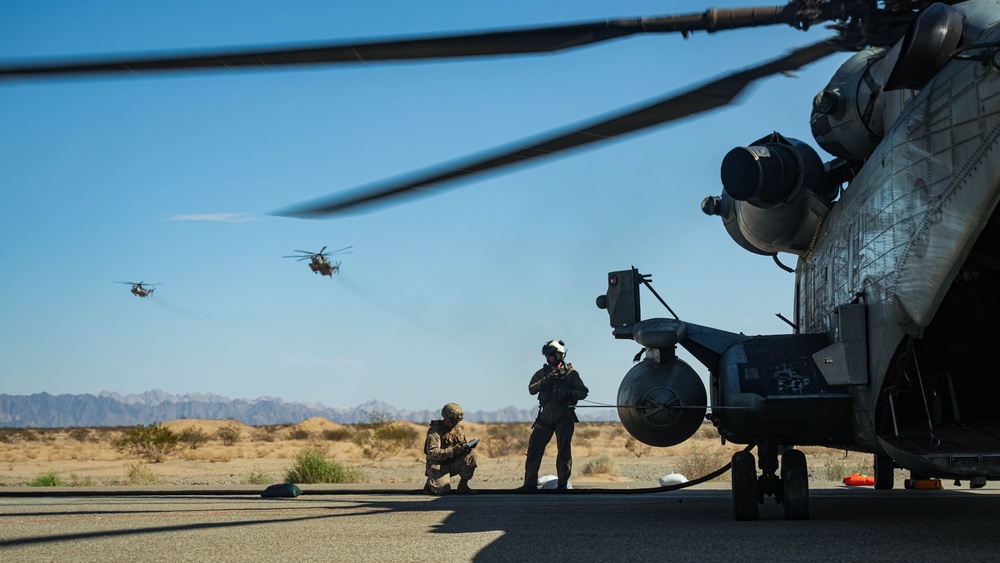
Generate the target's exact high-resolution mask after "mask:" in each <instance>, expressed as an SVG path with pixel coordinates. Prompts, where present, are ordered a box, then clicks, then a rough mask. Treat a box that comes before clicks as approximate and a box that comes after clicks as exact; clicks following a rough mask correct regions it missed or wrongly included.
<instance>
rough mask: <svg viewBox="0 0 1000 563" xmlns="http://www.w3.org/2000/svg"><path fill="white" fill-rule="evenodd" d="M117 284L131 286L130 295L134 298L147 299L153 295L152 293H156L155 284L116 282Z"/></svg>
mask: <svg viewBox="0 0 1000 563" xmlns="http://www.w3.org/2000/svg"><path fill="white" fill-rule="evenodd" d="M117 283H123V284H126V285H131V286H132V290H131V291H132V295H135V296H136V297H149V296H150V295H152V294H153V292H154V291H156V284H155V283H146V282H130V281H123V282H117Z"/></svg>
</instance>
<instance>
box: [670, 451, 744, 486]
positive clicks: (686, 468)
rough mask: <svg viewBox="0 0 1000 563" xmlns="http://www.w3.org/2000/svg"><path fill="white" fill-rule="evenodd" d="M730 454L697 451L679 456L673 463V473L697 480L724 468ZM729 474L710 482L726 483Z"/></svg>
mask: <svg viewBox="0 0 1000 563" xmlns="http://www.w3.org/2000/svg"><path fill="white" fill-rule="evenodd" d="M731 457H732V454H731V453H730V452H728V451H698V452H693V453H689V454H687V455H683V456H679V457H678V458H677V461H676V463H675V466H676V467H675V471H676V472H677V473H680V474H681V475H683V476H685V477H687V478H688V479H689V480H690V479H698V478H699V477H704V476H705V475H708V474H709V473H711V472H713V471H715V470H717V469H719V468H720V467H723V466H725V465H726V464H727V463H729V460H730V458H731ZM728 479H729V472H728V471H727V472H724V473H723V474H722V475H719V476H718V477H716V478H714V479H712V481H727V480H728Z"/></svg>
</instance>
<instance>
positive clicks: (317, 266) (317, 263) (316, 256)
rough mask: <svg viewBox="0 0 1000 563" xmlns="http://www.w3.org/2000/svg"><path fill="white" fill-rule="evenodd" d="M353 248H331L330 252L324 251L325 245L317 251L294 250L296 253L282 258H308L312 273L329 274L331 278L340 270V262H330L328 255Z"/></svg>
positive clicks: (299, 260)
mask: <svg viewBox="0 0 1000 563" xmlns="http://www.w3.org/2000/svg"><path fill="white" fill-rule="evenodd" d="M352 248H354V247H353V246H345V247H344V248H341V249H340V250H331V251H330V252H324V250H326V247H325V246H324V247H323V248H321V249H319V252H310V251H308V250H296V251H295V252H298V254H293V255H291V256H282V258H295V259H296V261H298V262H301V261H303V260H309V269H310V270H312V271H313V273H316V274H320V275H323V276H330V278H331V279H332V278H333V274H336V273H337V272H339V271H340V262H336V263H333V262H330V256H331V255H335V254H350V250H351V249H352Z"/></svg>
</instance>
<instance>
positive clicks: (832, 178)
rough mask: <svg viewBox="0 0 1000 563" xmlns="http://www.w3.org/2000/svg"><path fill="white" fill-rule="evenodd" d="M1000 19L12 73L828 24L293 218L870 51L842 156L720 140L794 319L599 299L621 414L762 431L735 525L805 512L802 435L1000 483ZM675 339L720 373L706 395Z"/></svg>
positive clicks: (746, 460)
mask: <svg viewBox="0 0 1000 563" xmlns="http://www.w3.org/2000/svg"><path fill="white" fill-rule="evenodd" d="M998 22H1000V5H998V3H997V2H996V0H969V1H966V2H956V1H947V2H930V1H926V0H881V1H876V0H792V1H791V2H789V3H787V4H786V5H783V6H774V7H756V8H744V9H731V10H712V9H709V10H707V11H705V12H704V13H697V14H686V15H678V16H659V17H645V18H632V19H612V20H603V21H600V22H593V23H579V24H569V25H557V26H551V27H538V28H531V29H523V30H507V31H497V32H482V33H469V34H459V35H443V36H436V37H426V38H408V39H401V40H398V41H392V40H388V41H377V42H368V43H355V44H344V43H340V44H333V45H326V46H318V47H311V48H303V49H298V48H283V49H277V50H273V49H272V50H242V51H241V50H233V51H230V52H226V53H212V54H204V55H196V56H163V57H146V58H143V59H137V60H112V59H109V60H105V61H96V62H95V61H87V62H81V63H74V62H68V63H62V62H60V63H53V64H33V65H17V66H6V67H3V68H0V79H3V78H22V79H24V78H31V77H43V76H48V75H53V76H59V75H67V74H69V75H72V74H79V73H103V72H127V73H142V72H147V71H149V72H152V71H157V70H168V69H198V68H223V67H225V68H232V67H249V66H274V65H283V64H284V65H308V64H336V63H352V62H360V61H364V62H366V63H371V62H375V61H405V60H415V59H437V58H462V57H472V56H480V57H485V56H494V55H499V56H505V55H513V54H524V53H538V52H546V53H547V52H556V51H560V50H564V49H571V48H575V47H579V46H583V45H589V44H594V43H599V42H603V41H608V40H612V39H619V38H623V37H627V36H631V35H638V34H647V33H680V34H683V35H685V36H687V35H688V34H690V33H692V32H695V31H708V32H720V31H725V30H730V29H738V28H745V27H757V26H764V25H777V24H781V25H790V26H793V27H795V28H797V29H800V30H803V31H806V30H810V29H816V28H817V27H823V26H824V24H825V27H826V28H827V29H829V30H832V32H833V33H834V34H835V35H834V36H833V37H826V38H823V39H822V40H820V41H819V42H817V43H815V44H812V45H809V46H805V47H801V48H798V49H795V50H793V51H791V52H790V53H788V54H787V55H785V56H783V57H779V58H777V59H774V60H770V61H767V62H764V63H761V64H759V65H756V66H752V67H749V68H746V69H743V70H740V71H736V72H732V73H729V74H727V75H724V76H723V77H722V78H719V79H717V80H713V81H710V82H707V83H704V84H701V85H699V86H697V87H694V88H691V89H689V90H686V91H683V92H682V93H680V94H677V95H672V96H669V97H666V98H662V99H659V100H655V101H653V102H652V103H649V104H646V105H644V106H642V107H638V108H633V109H630V110H627V111H624V112H621V113H618V114H616V115H613V116H611V117H608V118H601V119H598V120H594V121H591V122H586V123H583V124H581V125H579V126H575V127H572V128H570V129H568V130H561V131H558V132H555V133H552V134H549V135H547V136H543V137H540V138H535V139H532V140H530V141H526V142H524V143H522V144H520V145H516V146H514V148H509V147H505V148H501V149H498V150H496V151H494V152H492V153H489V154H486V155H477V156H475V157H470V158H467V159H465V160H461V161H457V162H453V163H448V164H446V165H442V166H440V167H436V168H432V169H430V170H428V171H425V172H423V173H419V174H416V175H411V176H406V177H404V178H402V179H398V180H393V179H390V180H388V181H385V182H381V183H377V184H373V185H369V186H366V187H364V188H362V189H360V190H357V191H351V192H342V193H337V194H334V195H332V196H330V197H326V198H322V199H318V200H314V201H311V202H306V203H303V204H300V205H297V206H294V207H290V208H288V209H285V210H283V212H282V213H283V214H286V215H289V216H295V217H323V216H329V215H331V214H335V213H342V212H347V211H353V210H357V209H361V208H364V206H368V205H372V204H381V203H385V202H387V201H393V200H396V199H397V198H399V199H402V197H403V196H410V195H413V194H415V193H418V190H423V189H425V188H428V187H440V186H447V185H448V183H449V182H453V181H455V180H458V179H461V178H467V177H472V176H475V175H477V174H480V173H483V172H487V171H496V170H499V169H504V168H507V169H510V168H511V167H514V166H516V165H520V164H523V163H526V162H530V161H534V160H535V159H539V158H543V157H549V156H552V155H555V154H561V153H565V152H566V151H570V150H573V149H577V148H580V147H584V146H588V145H592V144H594V143H600V142H604V141H607V140H610V139H615V138H619V137H621V136H623V135H627V134H630V133H634V132H637V131H641V130H645V129H647V128H650V127H654V126H658V125H663V124H667V123H671V122H675V121H677V120H680V119H684V118H687V117H691V116H694V115H697V114H700V113H703V112H706V111H709V110H712V109H715V108H719V107H722V106H725V105H727V104H730V103H732V102H733V100H734V99H735V98H736V97H737V96H738V95H739V94H740V93H741V92H742V91H743V90H744V89H746V87H747V86H749V85H751V84H752V83H754V82H756V81H758V80H761V79H764V78H767V77H769V76H773V75H776V74H787V73H793V72H794V71H796V70H797V69H800V68H802V67H804V66H805V65H807V64H809V63H811V62H814V61H817V60H819V59H821V58H823V57H826V56H828V55H831V54H833V53H836V52H853V53H855V54H854V55H853V56H851V57H850V58H849V59H848V60H847V61H846V62H845V63H844V64H843V65H842V66H841V67H840V69H839V70H838V71H837V72H836V73H835V74H834V76H833V77H832V79H831V80H830V82H829V83H828V84H827V85H826V86H825V87H818V88H817V89H818V90H819V94H818V95H817V96H816V98H815V99H814V103H813V109H812V115H811V118H810V125H811V130H812V133H813V136H814V140H815V141H816V143H817V144H818V145H819V147H820V148H821V149H823V150H824V151H826V152H827V153H829V155H830V157H829V158H827V157H824V156H821V155H820V154H819V153H818V152H817V151H815V150H814V149H812V148H811V147H810V146H809V145H807V144H806V143H804V142H802V141H801V140H797V139H793V138H786V137H785V136H783V135H781V134H779V133H767V132H766V131H762V132H761V134H762V135H764V136H762V137H761V138H760V139H758V140H755V141H752V142H750V143H748V144H747V145H746V146H742V147H737V148H735V149H733V150H732V151H730V152H729V153H728V154H726V155H724V157H723V158H722V167H721V177H722V184H723V191H722V193H721V194H720V195H718V196H714V195H713V196H710V197H708V198H706V199H705V200H704V201H703V203H702V210H703V211H704V212H705V213H707V214H709V215H713V216H718V217H720V218H721V220H722V222H723V226H724V228H725V229H726V231H727V233H728V234H729V235H730V236H731V238H732V239H733V240H734V241H735V242H736V243H737V245H739V246H740V247H741V248H743V249H745V250H747V251H749V252H751V253H753V254H757V255H761V256H766V257H770V258H772V259H773V260H774V261H775V262H776V263H778V264H779V265H780V266H783V267H785V268H786V269H789V270H792V268H788V267H787V266H784V264H782V263H781V261H780V260H779V259H778V255H779V254H782V253H784V254H791V255H793V256H795V257H796V260H797V264H796V267H795V268H794V273H795V279H796V283H795V294H794V303H795V305H794V307H795V309H794V310H795V314H794V318H793V319H792V320H789V321H788V324H789V325H790V326H791V329H792V333H791V334H780V335H760V336H748V335H744V334H742V333H738V332H729V331H725V330H720V329H716V328H711V327H707V326H702V325H698V324H694V323H692V322H687V321H683V320H681V319H679V318H676V317H675V318H649V319H643V318H642V316H641V307H640V296H639V291H640V289H641V288H642V286H647V287H649V288H651V283H650V282H651V280H650V279H649V277H648V276H646V275H644V274H642V273H640V272H639V270H638V269H636V268H631V269H627V270H620V271H616V272H610V273H609V274H608V277H607V282H608V287H607V290H606V292H605V293H604V294H603V295H602V296H600V297H599V298H598V306H599V307H602V308H605V309H607V311H608V314H609V318H610V323H611V327H612V333H613V335H614V337H616V338H620V339H626V340H633V341H635V342H636V343H638V344H639V345H640V346H642V347H643V350H644V354H645V358H644V359H643V360H642V361H640V362H638V363H637V364H636V365H635V366H634V367H633V368H632V369H631V370H630V371H629V372H628V374H627V375H626V376H625V378H624V380H623V381H622V384H621V386H620V388H619V393H618V405H619V406H618V413H619V416H620V418H621V420H622V422H623V424H624V425H625V427H626V429H627V430H628V431H629V432H630V433H631V434H632V435H633V436H634V437H636V438H637V439H639V440H641V441H643V442H645V443H647V444H651V445H656V446H670V445H674V444H677V443H680V442H683V441H684V440H686V439H687V438H689V437H690V436H691V435H692V434H693V433H694V432H695V431H696V429H697V428H698V427H699V425H700V424H701V423H702V421H703V420H704V419H705V418H706V417H707V418H708V419H709V420H711V422H712V423H714V424H715V426H716V427H717V428H718V431H719V434H720V436H721V437H722V439H723V440H728V441H731V442H734V443H739V444H746V445H747V448H746V449H745V450H744V451H742V452H739V453H737V454H735V455H734V456H733V459H732V474H733V479H732V483H733V485H732V487H733V506H734V516H735V518H736V519H738V520H754V519H757V518H759V505H760V504H762V503H763V502H764V501H765V499H766V498H767V497H773V498H774V500H775V501H777V502H779V503H781V504H782V505H783V507H784V514H785V517H786V518H788V519H805V518H808V516H809V486H808V472H807V467H806V462H805V457H804V455H803V454H802V453H801V450H798V449H796V446H806V445H821V446H827V447H833V448H841V449H847V450H855V451H861V452H868V453H871V454H872V455H873V459H874V462H875V487H876V488H879V489H888V488H892V487H893V486H894V483H893V470H894V468H896V467H899V468H903V469H905V470H909V471H910V474H911V477H912V479H911V481H913V482H914V483H922V482H923V481H924V479H925V478H939V479H941V478H947V479H956V480H959V479H960V480H966V481H967V482H968V483H969V484H970V485H971V486H972V487H981V486H983V485H984V484H985V483H986V481H987V480H997V479H1000V407H998V406H997V404H998V403H997V401H996V400H995V398H994V397H996V396H997V394H998V391H1000V378H997V377H994V376H993V375H992V367H993V366H992V362H991V358H990V357H989V356H988V354H984V353H983V351H984V350H988V349H989V347H990V346H991V345H992V344H993V342H994V341H995V340H996V336H997V335H998V334H997V333H998V332H1000V331H998V329H997V325H996V323H995V322H994V318H995V317H996V316H997V313H998V312H1000V300H998V297H997V296H998V295H1000V291H998V290H1000V287H998V285H1000V272H998V269H1000V217H997V216H996V206H997V202H998V200H1000V154H998V153H1000V25H997V24H998ZM677 346H681V347H683V348H684V349H686V350H687V351H688V352H689V353H691V354H692V355H693V356H694V357H695V358H696V359H697V360H698V361H699V362H701V363H703V364H704V365H705V367H706V368H707V369H708V370H709V375H710V379H709V388H708V390H707V391H706V389H705V387H704V385H703V384H702V382H701V380H700V378H699V377H698V376H697V374H696V373H695V372H694V370H693V369H692V368H691V367H690V366H689V365H688V364H686V363H685V362H683V361H682V360H680V359H679V358H678V357H677V356H676V348H677ZM708 403H710V404H711V412H710V413H709V412H708V409H707V406H708ZM754 448H756V450H757V455H756V458H755V457H754V455H753V454H752V450H753V449H754Z"/></svg>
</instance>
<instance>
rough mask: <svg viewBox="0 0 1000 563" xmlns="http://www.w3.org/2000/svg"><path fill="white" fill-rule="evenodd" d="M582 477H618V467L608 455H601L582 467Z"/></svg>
mask: <svg viewBox="0 0 1000 563" xmlns="http://www.w3.org/2000/svg"><path fill="white" fill-rule="evenodd" d="M583 474H584V475H610V476H612V477H614V476H616V475H618V466H617V465H615V460H613V459H611V456H609V455H608V454H601V455H599V456H597V457H595V458H594V459H592V460H590V461H589V462H587V465H584V466H583Z"/></svg>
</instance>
